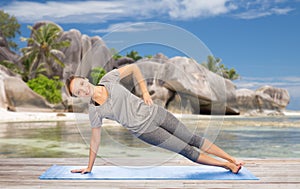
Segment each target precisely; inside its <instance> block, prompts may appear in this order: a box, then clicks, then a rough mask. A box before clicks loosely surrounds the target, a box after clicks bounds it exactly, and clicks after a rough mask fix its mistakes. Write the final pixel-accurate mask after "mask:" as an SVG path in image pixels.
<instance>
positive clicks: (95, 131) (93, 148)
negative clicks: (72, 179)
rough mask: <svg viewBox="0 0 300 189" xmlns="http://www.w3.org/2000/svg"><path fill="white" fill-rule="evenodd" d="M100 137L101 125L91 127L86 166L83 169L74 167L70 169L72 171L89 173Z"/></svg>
mask: <svg viewBox="0 0 300 189" xmlns="http://www.w3.org/2000/svg"><path fill="white" fill-rule="evenodd" d="M100 137H101V127H97V128H92V137H91V143H90V155H89V163H88V167H87V168H84V169H75V170H71V172H72V173H81V174H85V173H89V172H91V171H92V169H93V166H94V163H95V159H96V157H97V152H98V149H99V145H100Z"/></svg>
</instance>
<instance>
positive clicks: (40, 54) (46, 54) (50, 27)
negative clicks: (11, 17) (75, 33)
mask: <svg viewBox="0 0 300 189" xmlns="http://www.w3.org/2000/svg"><path fill="white" fill-rule="evenodd" d="M28 28H29V29H30V30H31V31H32V37H30V38H22V39H21V40H22V41H26V42H28V47H25V48H22V49H21V51H22V53H23V57H22V60H23V61H26V59H29V60H30V61H29V64H30V65H29V71H28V74H29V75H28V78H29V79H33V78H35V77H36V76H37V75H38V70H39V69H40V68H42V67H44V68H45V71H46V72H47V74H48V76H50V77H53V74H54V73H53V70H52V62H53V61H54V62H56V63H57V64H59V65H60V66H61V67H64V63H63V62H62V61H61V59H60V58H64V56H65V55H64V53H63V52H62V51H60V49H62V48H64V47H68V46H69V45H70V41H68V40H64V41H58V38H59V37H60V36H61V33H62V31H61V29H60V28H59V27H58V26H56V25H54V24H51V23H49V24H45V25H43V26H41V27H39V28H38V29H35V28H33V27H31V26H28Z"/></svg>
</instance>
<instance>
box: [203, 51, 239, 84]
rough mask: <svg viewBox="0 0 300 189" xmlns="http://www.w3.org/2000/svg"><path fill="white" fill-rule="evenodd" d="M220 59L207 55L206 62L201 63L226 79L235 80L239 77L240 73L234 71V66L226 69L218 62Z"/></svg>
mask: <svg viewBox="0 0 300 189" xmlns="http://www.w3.org/2000/svg"><path fill="white" fill-rule="evenodd" d="M220 62H221V59H220V58H215V57H214V56H211V55H209V56H208V57H207V62H204V63H202V65H203V66H204V67H206V68H207V69H208V70H209V71H212V72H214V73H216V74H218V75H220V76H222V77H224V78H226V79H230V80H236V79H239V78H240V75H239V74H238V73H237V72H236V70H235V69H234V68H231V69H228V68H227V67H226V66H225V65H224V64H220Z"/></svg>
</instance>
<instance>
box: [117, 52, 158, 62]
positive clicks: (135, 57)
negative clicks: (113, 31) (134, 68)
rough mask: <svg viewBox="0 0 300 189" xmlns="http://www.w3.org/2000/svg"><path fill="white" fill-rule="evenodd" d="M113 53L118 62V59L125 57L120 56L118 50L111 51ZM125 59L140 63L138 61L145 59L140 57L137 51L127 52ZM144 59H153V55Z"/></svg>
mask: <svg viewBox="0 0 300 189" xmlns="http://www.w3.org/2000/svg"><path fill="white" fill-rule="evenodd" d="M111 51H112V54H113V59H114V60H118V59H120V58H122V57H124V56H122V55H120V53H118V52H117V51H116V49H111ZM125 57H128V58H132V59H133V60H134V61H138V60H140V59H142V58H143V57H142V56H140V55H139V53H138V52H137V51H134V50H132V51H130V52H129V53H128V52H127V53H126V55H125ZM144 57H146V58H152V56H151V55H147V56H144Z"/></svg>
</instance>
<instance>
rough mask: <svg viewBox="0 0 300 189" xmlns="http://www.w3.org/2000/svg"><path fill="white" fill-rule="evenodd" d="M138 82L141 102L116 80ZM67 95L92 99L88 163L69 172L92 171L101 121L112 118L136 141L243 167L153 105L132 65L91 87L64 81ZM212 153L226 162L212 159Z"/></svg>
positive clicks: (77, 81) (211, 162)
mask: <svg viewBox="0 0 300 189" xmlns="http://www.w3.org/2000/svg"><path fill="white" fill-rule="evenodd" d="M130 74H133V76H134V77H135V78H136V80H137V81H138V84H139V87H140V89H141V91H142V97H143V100H142V99H140V98H138V97H137V96H135V95H133V94H132V93H131V92H130V91H128V90H127V89H126V88H125V87H123V86H122V85H121V84H120V83H119V81H120V80H121V79H122V78H124V77H126V76H128V75H130ZM66 88H67V91H68V92H69V93H70V95H73V96H77V97H88V98H91V104H90V106H89V119H90V122H91V127H92V135H91V142H90V153H89V163H88V166H87V168H83V169H76V170H72V171H71V172H72V173H82V174H84V173H88V172H91V171H92V168H93V165H94V162H95V159H96V155H97V151H98V148H99V144H100V130H101V125H102V119H103V118H107V119H112V120H115V121H117V122H119V123H120V124H121V125H123V126H124V127H126V128H127V129H128V130H129V131H130V132H131V133H132V134H134V135H135V136H136V137H138V138H139V139H141V140H143V141H145V142H147V143H149V144H152V145H155V146H159V147H161V148H164V149H168V150H171V151H173V152H175V153H179V154H181V155H183V156H184V157H186V158H188V159H190V160H192V161H194V162H196V163H200V164H205V165H211V166H219V167H223V168H226V169H229V170H230V171H232V172H233V173H238V172H239V170H240V169H241V166H242V165H243V164H244V163H243V162H242V161H238V160H236V159H235V158H233V157H231V156H230V155H228V154H227V153H226V152H224V151H223V150H222V149H220V148H219V147H217V146H216V145H214V144H212V143H211V142H210V141H208V140H207V139H205V138H203V137H200V136H197V135H194V134H193V133H191V132H190V131H189V130H188V129H187V128H186V126H185V125H183V124H182V123H181V122H180V121H179V120H178V119H177V118H176V117H174V116H173V115H172V114H171V113H170V112H168V111H166V110H165V109H163V108H162V107H159V106H157V105H155V104H153V101H152V99H151V96H150V94H149V92H148V90H147V86H146V83H145V82H144V78H143V76H142V74H141V72H140V70H139V68H138V66H136V65H135V64H131V65H127V66H124V67H121V68H119V69H115V70H112V71H110V72H109V73H107V74H106V75H105V76H104V77H103V78H102V79H101V80H100V82H99V85H97V86H94V85H92V84H91V83H89V81H88V80H87V79H85V78H82V77H74V76H73V77H70V78H69V79H68V80H67V82H66ZM197 149H200V150H202V151H204V152H206V153H208V154H213V155H215V156H218V157H220V158H223V159H225V160H227V161H220V160H217V159H214V158H212V157H210V156H208V155H206V154H204V153H200V152H199V150H197Z"/></svg>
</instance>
